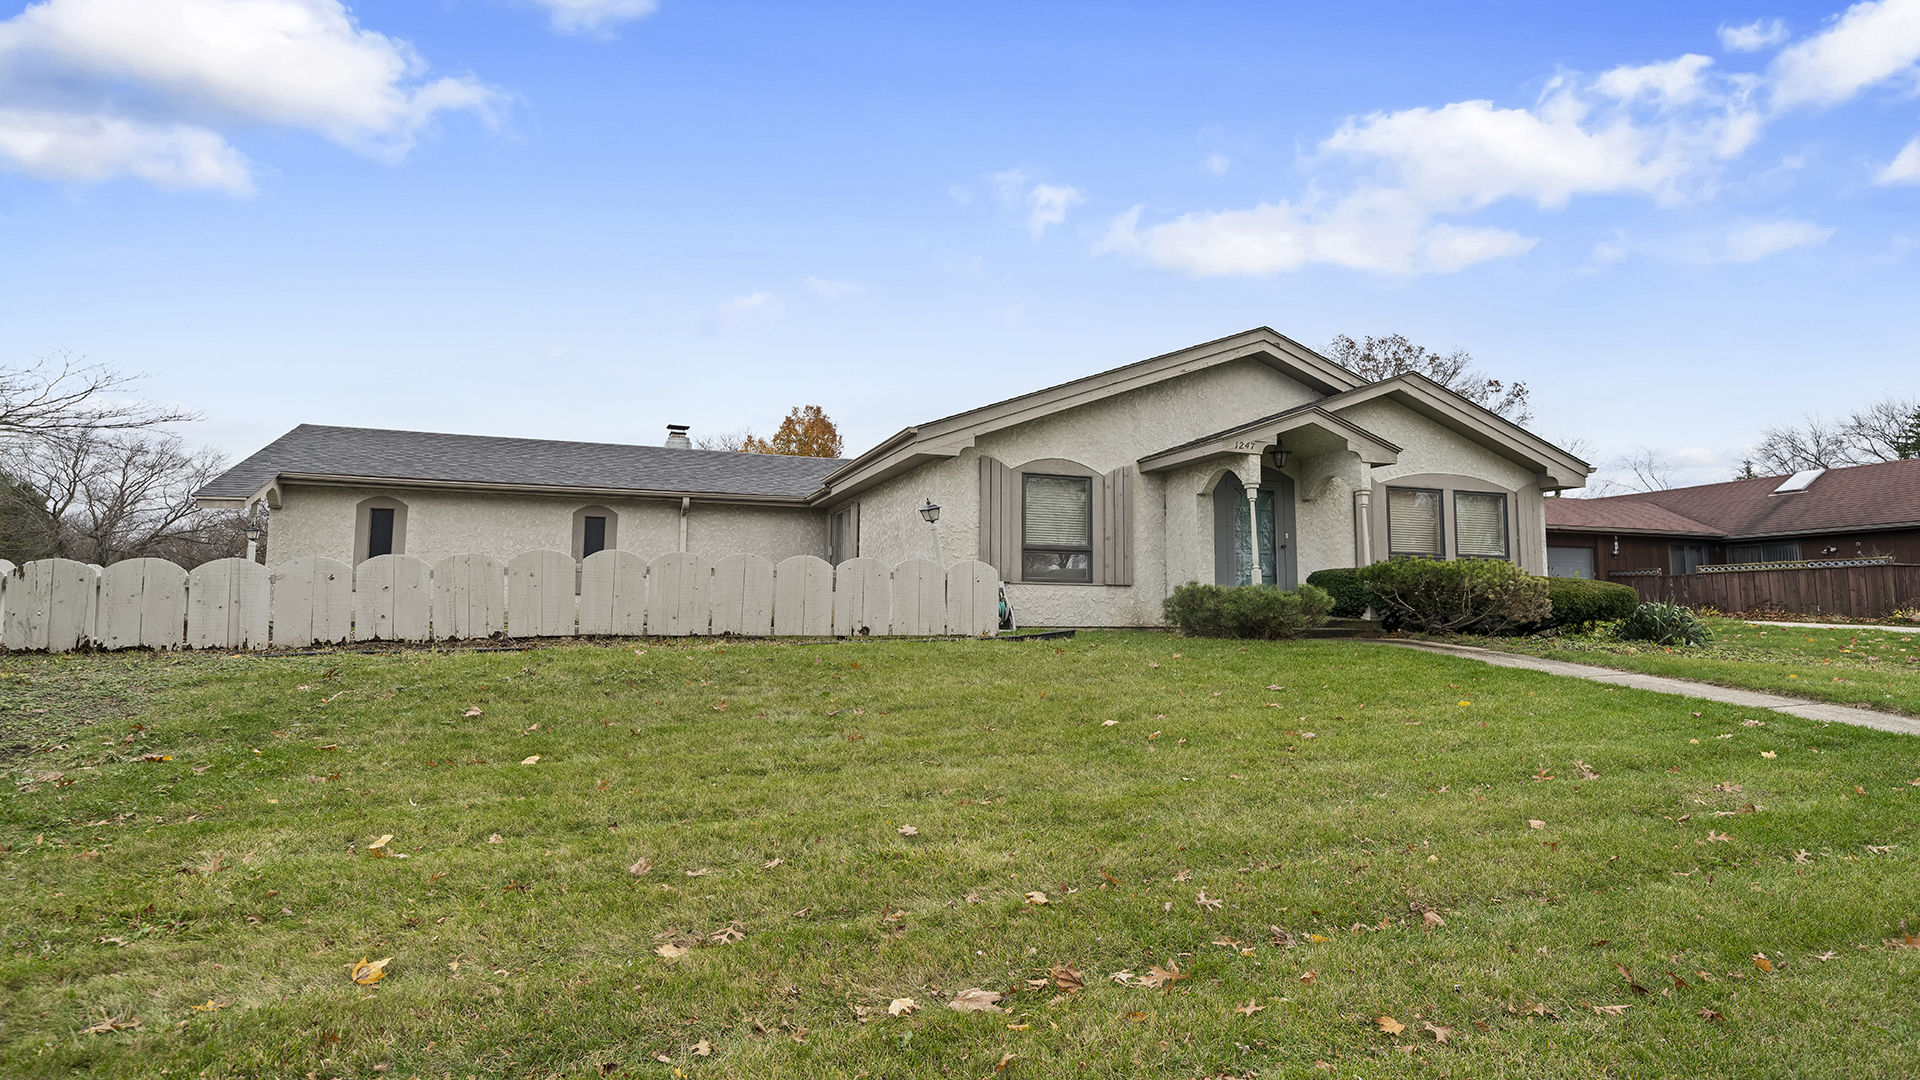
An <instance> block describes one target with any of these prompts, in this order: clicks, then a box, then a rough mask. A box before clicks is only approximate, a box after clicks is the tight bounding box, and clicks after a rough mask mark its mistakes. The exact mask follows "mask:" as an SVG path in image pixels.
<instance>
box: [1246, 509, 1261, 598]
mask: <svg viewBox="0 0 1920 1080" xmlns="http://www.w3.org/2000/svg"><path fill="white" fill-rule="evenodd" d="M1247 554H1248V556H1250V561H1249V563H1248V565H1249V566H1252V567H1253V584H1255V585H1258V584H1260V583H1261V574H1260V488H1259V487H1258V486H1257V485H1252V484H1250V485H1248V486H1247Z"/></svg>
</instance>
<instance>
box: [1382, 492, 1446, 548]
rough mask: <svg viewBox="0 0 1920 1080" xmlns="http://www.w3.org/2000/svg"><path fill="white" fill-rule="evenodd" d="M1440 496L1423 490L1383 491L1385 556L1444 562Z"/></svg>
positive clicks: (1444, 541) (1443, 534)
mask: <svg viewBox="0 0 1920 1080" xmlns="http://www.w3.org/2000/svg"><path fill="white" fill-rule="evenodd" d="M1440 505H1441V503H1440V492H1438V491H1434V490H1430V489H1427V488H1394V487H1390V488H1388V489H1387V553H1388V554H1389V555H1420V556H1425V557H1428V558H1434V559H1440V558H1445V557H1446V554H1447V546H1446V539H1445V533H1444V532H1443V531H1442V525H1441V513H1440Z"/></svg>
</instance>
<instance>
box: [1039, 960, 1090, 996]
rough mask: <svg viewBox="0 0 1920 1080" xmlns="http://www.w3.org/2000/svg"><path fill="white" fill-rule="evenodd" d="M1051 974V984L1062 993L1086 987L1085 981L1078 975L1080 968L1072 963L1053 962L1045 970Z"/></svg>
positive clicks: (1069, 992) (1077, 990) (1074, 991)
mask: <svg viewBox="0 0 1920 1080" xmlns="http://www.w3.org/2000/svg"><path fill="white" fill-rule="evenodd" d="M1047 974H1049V975H1051V976H1053V985H1054V986H1056V987H1058V988H1059V989H1060V991H1061V992H1062V993H1066V994H1072V993H1077V992H1079V991H1081V990H1084V989H1086V986H1087V984H1086V981H1085V980H1083V979H1082V978H1081V977H1080V969H1079V968H1077V967H1074V966H1073V965H1072V964H1055V965H1053V967H1051V968H1049V969H1048V970H1047Z"/></svg>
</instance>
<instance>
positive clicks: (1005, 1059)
mask: <svg viewBox="0 0 1920 1080" xmlns="http://www.w3.org/2000/svg"><path fill="white" fill-rule="evenodd" d="M1019 1056H1020V1055H1018V1054H1016V1053H1014V1052H1013V1051H1011V1050H1009V1051H1007V1052H1006V1053H1004V1054H1001V1055H1000V1064H998V1065H995V1066H994V1067H993V1071H994V1072H999V1071H1001V1070H1002V1069H1005V1068H1006V1067H1007V1065H1008V1063H1009V1062H1011V1061H1012V1060H1013V1059H1014V1058H1016V1057H1019Z"/></svg>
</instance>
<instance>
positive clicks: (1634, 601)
mask: <svg viewBox="0 0 1920 1080" xmlns="http://www.w3.org/2000/svg"><path fill="white" fill-rule="evenodd" d="M1547 599H1549V600H1551V601H1553V614H1552V615H1550V616H1548V621H1549V622H1550V623H1551V624H1552V625H1554V626H1585V625H1587V624H1588V623H1597V622H1613V621H1615V620H1618V619H1624V618H1626V617H1627V616H1629V615H1631V614H1633V609H1634V608H1637V607H1639V606H1640V594H1639V593H1637V592H1634V591H1633V590H1632V589H1631V588H1629V587H1628V586H1625V585H1615V584H1614V583H1613V582H1610V581H1588V580H1586V579H1585V578H1564V577H1556V578H1548V579H1547Z"/></svg>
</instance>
